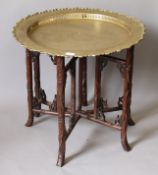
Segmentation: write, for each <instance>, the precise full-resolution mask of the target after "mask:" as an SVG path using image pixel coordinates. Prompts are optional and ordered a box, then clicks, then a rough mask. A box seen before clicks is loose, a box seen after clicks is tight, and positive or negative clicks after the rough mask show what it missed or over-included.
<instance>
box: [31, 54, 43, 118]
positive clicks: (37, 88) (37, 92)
mask: <svg viewBox="0 0 158 175" xmlns="http://www.w3.org/2000/svg"><path fill="white" fill-rule="evenodd" d="M32 53H34V55H32V56H33V57H34V62H33V63H34V82H35V86H34V88H35V90H34V91H35V98H36V99H37V100H39V99H40V90H41V84H40V58H39V57H40V53H38V52H32ZM36 108H37V109H41V103H38V104H37V106H36ZM35 116H36V117H39V116H40V114H39V113H35Z"/></svg>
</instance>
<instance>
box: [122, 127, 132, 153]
mask: <svg viewBox="0 0 158 175" xmlns="http://www.w3.org/2000/svg"><path fill="white" fill-rule="evenodd" d="M121 143H122V146H123V148H124V150H125V151H130V150H131V147H130V146H129V144H128V140H127V135H126V131H124V130H122V131H121Z"/></svg>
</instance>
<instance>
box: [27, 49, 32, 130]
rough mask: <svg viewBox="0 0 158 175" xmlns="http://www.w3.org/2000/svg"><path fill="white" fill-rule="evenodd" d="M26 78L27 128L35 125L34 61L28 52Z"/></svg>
mask: <svg viewBox="0 0 158 175" xmlns="http://www.w3.org/2000/svg"><path fill="white" fill-rule="evenodd" d="M26 77H27V99H28V120H27V123H26V124H25V126H27V127H29V126H32V125H33V112H32V106H33V90H32V60H31V53H30V51H29V50H26Z"/></svg>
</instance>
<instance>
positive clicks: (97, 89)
mask: <svg viewBox="0 0 158 175" xmlns="http://www.w3.org/2000/svg"><path fill="white" fill-rule="evenodd" d="M100 63H101V58H100V57H99V56H96V63H95V82H94V116H95V119H97V117H98V108H99V100H100V97H101V69H100Z"/></svg>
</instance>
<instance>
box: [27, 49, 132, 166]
mask: <svg viewBox="0 0 158 175" xmlns="http://www.w3.org/2000/svg"><path fill="white" fill-rule="evenodd" d="M39 57H40V53H39V52H33V51H30V50H28V49H27V50H26V70H27V92H28V114H29V115H28V120H27V123H26V126H28V127H30V126H32V125H33V121H34V117H39V116H40V115H41V114H47V115H48V114H49V115H53V116H57V117H58V127H59V153H58V160H57V165H58V166H63V165H64V161H65V149H66V140H67V139H68V137H69V135H70V134H71V132H72V130H73V128H74V127H75V125H76V124H77V122H78V121H79V119H80V118H85V119H88V120H90V121H93V122H96V123H99V124H102V125H104V126H107V127H110V128H114V129H116V130H118V131H120V133H121V143H122V146H123V148H124V149H125V150H126V151H129V150H130V146H129V144H128V141H127V126H128V125H134V122H133V120H132V118H131V111H130V105H131V95H132V93H131V89H132V72H133V57H134V46H132V47H131V48H129V49H127V54H126V58H125V59H124V58H123V59H122V58H117V57H114V56H112V55H100V56H96V58H95V59H96V63H95V82H94V102H93V103H94V108H93V109H91V110H83V108H82V107H83V106H88V102H87V58H86V57H83V58H77V57H73V58H72V59H71V60H70V61H69V62H68V63H67V64H65V58H64V57H61V56H54V57H53V56H50V58H51V60H52V62H53V64H54V65H56V68H57V94H56V95H55V96H54V100H53V101H52V102H50V101H48V100H47V97H46V94H45V91H44V90H43V89H42V88H41V84H40V59H39ZM77 60H79V98H76V62H77ZM109 61H110V62H113V63H114V64H118V65H119V68H120V72H121V74H122V77H123V80H124V86H123V87H124V88H123V95H122V97H120V98H119V99H118V103H117V105H116V106H114V107H109V106H108V104H107V101H106V100H104V99H103V97H102V96H101V74H102V70H103V68H104V67H105V66H106V65H107V63H108V62H109ZM33 70H34V74H33ZM68 72H69V73H70V76H71V104H70V107H66V106H65V86H66V80H67V74H68ZM33 75H34V77H33ZM33 80H34V81H33ZM76 100H79V101H78V104H79V105H78V106H77V105H76ZM42 105H46V106H48V109H47V110H46V109H42ZM113 111H122V114H121V115H120V116H116V118H115V119H114V122H110V121H108V120H107V119H106V115H105V114H106V113H108V112H113ZM65 117H69V127H68V128H66V126H65Z"/></svg>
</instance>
